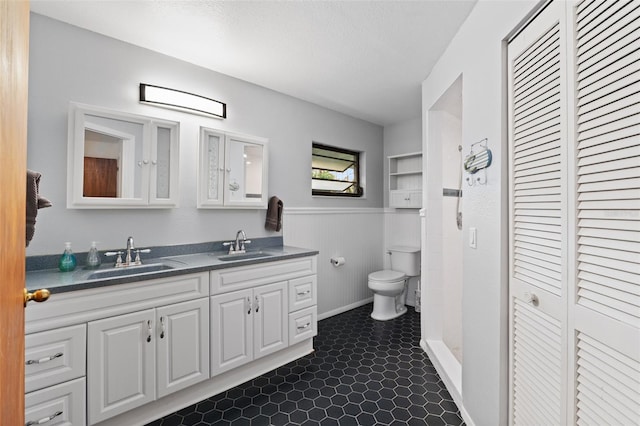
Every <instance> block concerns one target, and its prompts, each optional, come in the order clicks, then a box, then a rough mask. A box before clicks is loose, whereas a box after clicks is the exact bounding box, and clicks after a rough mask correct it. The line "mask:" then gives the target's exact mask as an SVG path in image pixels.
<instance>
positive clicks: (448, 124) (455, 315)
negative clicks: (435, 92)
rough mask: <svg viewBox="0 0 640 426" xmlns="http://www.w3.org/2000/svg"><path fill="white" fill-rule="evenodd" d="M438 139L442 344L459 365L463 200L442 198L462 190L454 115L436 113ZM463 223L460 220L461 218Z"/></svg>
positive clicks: (457, 120)
mask: <svg viewBox="0 0 640 426" xmlns="http://www.w3.org/2000/svg"><path fill="white" fill-rule="evenodd" d="M440 120H441V136H442V144H441V147H442V188H443V197H442V283H443V292H442V304H443V310H442V340H443V342H444V344H445V345H447V347H448V348H449V350H450V351H451V353H452V354H453V355H454V356H455V357H456V359H457V360H458V362H460V363H462V230H460V229H458V226H457V221H456V215H457V211H458V205H457V203H458V201H460V208H462V202H463V200H464V198H461V199H460V200H458V197H456V196H451V195H449V196H445V195H444V190H445V189H449V190H451V189H453V190H458V189H460V188H462V189H464V188H463V187H462V186H461V185H460V156H461V155H462V154H461V152H460V151H459V150H458V146H460V145H461V144H462V139H461V138H462V128H461V126H462V123H461V120H460V118H458V117H457V116H456V115H454V114H451V113H449V112H446V111H442V112H441V113H440ZM462 220H463V223H464V217H463V218H462Z"/></svg>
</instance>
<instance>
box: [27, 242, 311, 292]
mask: <svg viewBox="0 0 640 426" xmlns="http://www.w3.org/2000/svg"><path fill="white" fill-rule="evenodd" d="M278 243H279V244H278ZM203 249H204V250H203ZM198 250H201V251H198ZM227 252H228V250H227V249H225V250H223V248H222V242H212V243H202V244H193V245H182V246H167V247H154V248H152V251H151V253H152V254H155V255H156V256H157V257H150V258H144V257H143V259H142V260H143V266H144V265H160V264H161V265H164V266H163V267H164V268H167V269H161V270H157V271H152V272H143V273H136V274H133V275H126V276H115V277H113V276H111V277H109V276H108V275H109V274H110V273H111V271H114V272H115V273H118V272H120V271H121V270H123V269H122V268H118V269H117V270H116V269H115V268H114V267H113V260H112V259H110V260H109V262H104V263H103V264H102V265H101V266H100V268H99V269H86V268H85V267H84V266H82V265H83V263H84V258H85V255H86V254H85V253H79V254H78V255H77V256H78V265H79V266H78V267H77V268H76V269H75V270H74V271H72V272H60V271H59V270H58V269H57V268H55V267H52V265H51V262H52V261H55V260H56V259H57V258H58V257H59V256H39V257H38V258H37V259H35V258H34V259H28V261H27V273H26V287H27V290H29V291H32V290H37V289H39V288H46V289H48V290H49V291H50V292H51V293H52V294H54V293H62V292H67V291H76V290H84V289H89V288H97V287H104V286H110V285H116V284H126V283H132V282H137V281H143V280H149V279H155V278H166V277H172V276H177V275H184V274H191V273H197V272H204V271H210V270H214V269H224V268H233V267H235V266H245V265H252V264H259V263H267V262H274V261H278V260H285V259H293V258H297V257H306V256H313V255H316V254H318V251H317V250H309V249H304V248H299V247H290V246H284V245H282V238H281V237H272V238H261V239H257V240H256V239H254V240H253V243H252V245H251V247H250V248H247V253H248V254H254V255H257V256H260V257H251V256H248V258H245V259H242V256H240V257H238V258H231V260H221V259H220V257H221V256H222V257H223V258H224V257H225V255H227ZM147 256H150V255H147ZM228 257H231V256H228ZM37 265H42V266H45V267H44V268H42V269H39V268H37ZM129 268H131V271H133V270H135V268H136V266H132V267H129ZM126 269H127V268H124V270H126ZM96 272H98V273H99V274H103V276H102V277H100V278H97V279H94V278H92V277H91V275H92V274H94V273H96Z"/></svg>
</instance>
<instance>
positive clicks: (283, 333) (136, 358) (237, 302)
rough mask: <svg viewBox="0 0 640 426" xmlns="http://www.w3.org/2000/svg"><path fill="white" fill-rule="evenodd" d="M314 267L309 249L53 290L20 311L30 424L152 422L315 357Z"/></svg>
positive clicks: (103, 425) (105, 425) (114, 425)
mask: <svg viewBox="0 0 640 426" xmlns="http://www.w3.org/2000/svg"><path fill="white" fill-rule="evenodd" d="M316 271H317V256H304V257H298V258H291V259H285V260H274V261H271V262H263V263H257V264H251V265H245V266H233V267H228V268H224V269H215V270H211V271H203V272H199V273H191V274H185V275H178V276H172V277H166V278H157V279H150V280H144V281H137V282H131V283H127V284H119V285H112V286H103V287H99V286H98V287H95V288H90V289H84V290H77V291H69V292H62V293H57V294H56V293H55V292H54V293H53V294H52V296H51V298H50V299H49V300H48V301H47V303H44V304H38V305H34V306H33V307H31V308H29V309H28V310H26V311H25V330H26V333H27V336H26V339H25V341H26V351H25V353H26V356H27V357H26V361H27V362H28V361H31V362H29V363H28V364H27V366H26V373H27V375H26V386H25V389H26V391H27V392H28V393H27V394H26V398H25V401H26V418H27V422H29V421H31V422H33V423H31V424H32V425H35V424H51V425H59V424H60V425H87V424H88V425H94V424H98V423H99V424H100V426H121V425H128V424H146V423H149V422H152V421H153V420H155V419H157V418H158V417H160V416H162V415H166V414H168V413H170V412H173V411H178V410H180V409H181V408H183V407H185V406H187V405H191V404H194V403H197V402H199V401H201V400H203V399H205V398H208V397H210V396H213V395H216V394H218V393H220V392H224V391H225V390H228V389H230V388H232V387H233V386H237V385H238V384H240V383H244V382H246V381H247V380H251V379H253V378H255V377H256V376H258V375H260V374H264V373H266V372H268V371H271V370H273V369H274V368H277V367H280V366H282V365H284V364H286V363H288V362H292V361H294V360H296V359H299V358H300V357H303V356H305V355H308V354H309V353H311V352H313V340H312V337H313V336H315V335H316V333H317V327H316V323H317V317H316V274H317V272H316ZM60 353H62V355H59V354H60ZM240 366H242V367H240ZM236 367H240V368H236Z"/></svg>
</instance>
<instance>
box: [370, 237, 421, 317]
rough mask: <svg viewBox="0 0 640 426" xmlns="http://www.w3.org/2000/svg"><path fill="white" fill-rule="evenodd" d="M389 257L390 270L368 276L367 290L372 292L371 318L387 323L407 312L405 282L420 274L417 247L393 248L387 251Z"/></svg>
mask: <svg viewBox="0 0 640 426" xmlns="http://www.w3.org/2000/svg"><path fill="white" fill-rule="evenodd" d="M387 252H388V253H389V254H390V255H391V270H389V269H385V270H383V271H377V272H372V273H370V274H369V288H370V289H371V290H372V291H373V312H371V318H373V319H375V320H379V321H387V320H390V319H393V318H397V317H399V316H400V315H402V314H404V313H405V312H407V307H406V306H405V304H404V303H405V300H406V297H407V281H408V279H409V277H414V276H417V275H419V274H420V249H419V248H417V247H406V246H393V247H389V249H388V251H387Z"/></svg>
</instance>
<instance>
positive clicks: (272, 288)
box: [211, 281, 289, 376]
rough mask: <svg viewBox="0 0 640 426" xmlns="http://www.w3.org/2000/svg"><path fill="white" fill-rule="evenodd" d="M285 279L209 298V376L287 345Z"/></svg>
mask: <svg viewBox="0 0 640 426" xmlns="http://www.w3.org/2000/svg"><path fill="white" fill-rule="evenodd" d="M287 303H288V300H287V282H286V281H285V282H279V283H274V284H268V285H262V286H259V287H256V288H253V289H246V290H240V291H234V292H231V293H225V294H221V295H218V296H213V297H212V298H211V374H212V376H214V375H217V374H220V373H222V372H224V371H227V370H231V369H232V368H235V367H238V366H240V365H243V364H246V363H247V362H250V361H253V360H254V359H258V358H260V357H262V356H265V355H268V354H270V353H273V352H275V351H278V350H280V349H284V348H286V347H287V346H288V344H289V334H288V309H287Z"/></svg>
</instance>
